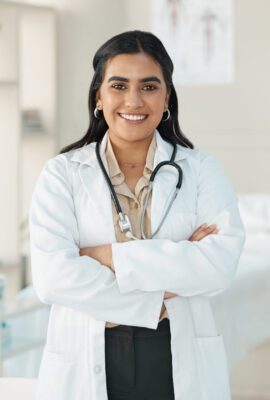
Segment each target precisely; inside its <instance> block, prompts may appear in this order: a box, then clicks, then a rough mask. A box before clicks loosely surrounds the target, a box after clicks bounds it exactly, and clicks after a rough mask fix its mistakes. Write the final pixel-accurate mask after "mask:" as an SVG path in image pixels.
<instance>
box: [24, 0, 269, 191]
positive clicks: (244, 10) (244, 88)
mask: <svg viewBox="0 0 270 400" xmlns="http://www.w3.org/2000/svg"><path fill="white" fill-rule="evenodd" d="M23 2H24V3H28V1H26V0H24V1H23ZM29 3H30V2H29ZM31 3H35V4H42V5H49V6H52V7H55V8H56V9H57V11H58V24H59V25H58V26H59V39H58V57H59V64H58V65H59V66H58V89H59V99H58V116H59V121H58V126H59V143H58V148H60V147H62V146H64V145H66V144H69V143H71V142H72V141H75V140H77V139H79V138H80V137H81V136H82V135H83V134H84V132H85V130H86V128H87V125H88V115H87V97H88V88H89V83H90V78H91V75H92V66H91V61H92V57H93V55H94V52H95V50H96V49H97V47H98V46H99V45H101V44H102V43H103V42H104V41H105V40H106V39H108V38H109V37H110V36H112V35H114V34H116V33H119V32H121V31H124V30H126V29H135V28H136V29H137V28H139V29H145V30H148V29H149V26H150V18H151V10H150V1H149V0H148V1H147V0H137V1H136V3H134V1H133V0H113V1H109V0H107V1H101V0H96V1H94V0H78V1H76V2H74V1H71V0H62V1H60V0H47V1H45V0H43V1H41V0H35V1H31ZM235 12H236V18H235V23H236V34H235V41H236V45H235V52H236V54H235V60H236V80H235V82H234V83H233V84H229V85H217V86H196V87H181V88H179V87H178V88H177V90H178V95H179V100H180V123H181V126H182V129H183V131H184V132H185V134H186V135H187V136H188V137H189V138H190V139H191V140H192V141H193V142H194V144H195V146H196V147H200V148H205V149H207V150H209V151H210V152H212V153H213V154H215V155H216V156H217V157H218V158H219V159H220V160H221V162H222V163H223V165H224V168H225V169H226V172H227V173H228V175H229V176H230V178H231V180H232V181H233V183H234V185H235V189H236V190H237V191H238V192H247V191H269V190H270V184H269V169H268V168H265V165H267V164H268V159H269V155H270V137H269V128H270V113H269V112H268V103H269V96H268V88H269V86H270V85H269V83H270V82H269V74H268V71H269V70H270V54H269V51H268V38H269V34H270V32H269V30H270V28H269V24H268V15H269V13H270V1H269V0H257V1H256V2H255V1H254V0H235ZM258 176H259V177H260V178H259V179H258Z"/></svg>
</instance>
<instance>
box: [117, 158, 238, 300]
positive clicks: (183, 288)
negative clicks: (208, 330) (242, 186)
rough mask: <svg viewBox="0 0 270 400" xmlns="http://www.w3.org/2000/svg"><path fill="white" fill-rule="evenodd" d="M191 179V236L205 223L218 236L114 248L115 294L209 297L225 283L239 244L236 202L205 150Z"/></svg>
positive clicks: (234, 266)
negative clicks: (194, 180) (136, 292)
mask: <svg viewBox="0 0 270 400" xmlns="http://www.w3.org/2000/svg"><path fill="white" fill-rule="evenodd" d="M197 177H198V178H197V179H198V184H197V220H196V226H195V228H194V231H195V229H196V228H197V227H199V226H200V225H202V224H203V223H204V222H205V223H207V224H209V225H210V224H212V223H215V224H217V227H218V229H219V232H218V233H217V234H212V235H208V236H207V237H204V238H203V239H202V240H200V241H189V240H181V241H179V242H174V241H172V240H170V239H169V238H165V239H152V240H136V241H130V242H126V243H114V244H113V245H112V254H113V262H114V267H115V272H116V279H117V281H118V284H119V288H120V291H121V293H129V292H130V291H133V290H135V289H138V290H144V291H149V292H151V291H154V290H165V291H170V292H172V293H176V294H178V295H179V296H196V295H205V296H212V295H216V294H218V293H219V292H221V291H223V290H224V289H226V288H227V287H228V286H229V285H230V284H231V282H232V280H233V278H234V276H235V273H236V269H237V265H238V262H239V259H240V255H241V252H242V249H243V246H244V242H245V231H244V226H243V223H242V220H241V217H240V214H239V209H238V198H237V196H236V194H235V193H234V190H233V187H232V185H231V183H230V181H229V180H228V178H227V177H226V175H225V174H224V172H223V170H222V167H221V165H220V163H219V161H218V160H217V159H216V158H215V157H213V156H212V155H210V154H208V153H207V152H206V151H202V150H201V151H200V163H199V169H198V172H197ZM179 229H181V227H179Z"/></svg>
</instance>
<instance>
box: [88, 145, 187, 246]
mask: <svg viewBox="0 0 270 400" xmlns="http://www.w3.org/2000/svg"><path fill="white" fill-rule="evenodd" d="M171 144H172V146H173V152H172V155H171V159H170V160H169V161H162V162H160V163H159V164H158V165H156V167H155V168H154V171H153V172H152V173H151V176H150V178H149V185H148V188H147V193H146V197H145V202H144V206H143V211H142V215H141V221H140V230H141V235H142V238H143V239H147V238H146V236H145V234H144V227H143V223H144V216H145V213H146V208H147V203H148V199H149V196H150V193H151V191H152V189H153V183H154V179H155V176H156V174H157V173H158V171H159V170H160V168H162V167H164V166H172V167H174V168H176V170H177V172H178V180H177V183H176V187H175V191H174V194H173V196H172V198H171V200H170V203H169V205H168V207H167V209H166V211H165V213H164V215H163V217H162V219H161V221H160V223H159V225H158V227H157V228H156V230H155V232H154V233H153V234H152V235H151V237H150V238H149V239H152V238H153V237H154V236H155V235H156V234H157V233H158V231H159V230H160V228H161V226H162V224H163V222H164V220H165V219H166V217H167V215H168V212H169V210H170V208H171V206H172V203H173V202H174V200H175V198H176V197H177V194H178V192H179V190H180V188H181V186H182V181H183V172H182V169H181V167H180V165H178V164H176V163H175V161H174V160H175V155H176V151H177V147H176V144H175V143H171ZM96 156H97V160H98V163H99V166H100V168H101V171H102V173H103V176H104V178H105V180H106V182H107V184H108V186H109V189H110V193H111V197H112V200H113V202H114V206H115V209H116V212H117V214H118V215H119V219H120V221H119V225H120V229H121V231H125V230H126V231H127V236H128V237H131V238H133V239H137V238H136V237H135V236H133V234H132V228H131V224H130V221H129V218H128V216H127V215H125V214H124V212H123V210H122V207H121V205H120V202H119V199H118V197H117V195H116V192H115V190H114V187H113V185H112V183H111V180H110V178H109V175H108V173H107V171H106V169H105V166H104V164H103V162H102V159H101V156H100V141H98V142H97V143H96Z"/></svg>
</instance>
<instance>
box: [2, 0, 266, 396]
mask: <svg viewBox="0 0 270 400" xmlns="http://www.w3.org/2000/svg"><path fill="white" fill-rule="evenodd" d="M269 16H270V1H269V0H257V1H256V2H255V1H254V0H253V1H252V0H216V1H213V0H178V1H177V0H174V1H173V0H171V1H169V0H155V1H154V0H152V1H151V0H137V1H136V2H134V1H131V0H111V1H110V0H106V1H105V0H98V1H97V0H77V1H76V2H75V1H71V0H48V1H46V0H43V1H41V0H36V1H35V0H32V1H21V2H13V1H0V138H1V156H0V190H1V196H0V221H1V223H0V309H1V319H0V321H1V325H0V332H1V334H0V374H1V376H5V377H26V378H35V377H36V376H37V373H38V368H39V363H40V357H41V352H42V348H43V345H44V340H45V335H46V328H47V318H48V313H49V307H48V306H46V305H44V304H41V303H40V302H39V301H38V299H37V298H36V296H35V293H34V291H33V288H32V285H31V262H30V256H29V232H28V210H29V205H30V200H31V194H32V191H33V187H34V185H35V182H36V180H37V177H38V175H39V173H40V171H41V168H42V166H43V165H44V163H45V162H46V161H47V160H48V159H49V158H51V157H53V156H54V155H56V154H57V153H58V152H59V151H60V149H61V148H62V147H63V146H65V145H67V144H70V143H72V142H74V141H75V140H78V139H79V138H81V137H82V136H83V135H84V133H85V131H86V129H87V127H88V110H87V97H88V90H89V84H90V80H91V77H92V73H93V71H92V58H93V55H94V53H95V51H96V50H97V48H98V47H99V46H100V45H101V44H103V43H104V42H105V41H106V40H107V39H109V38H110V37H111V36H113V35H116V34H118V33H120V32H123V31H125V30H131V29H141V30H146V31H152V32H153V33H156V34H157V36H158V37H159V38H160V39H161V40H162V41H163V43H164V45H165V47H166V48H167V50H168V52H169V54H170V55H171V56H172V57H173V61H174V65H175V75H174V76H175V85H176V89H177V93H178V98H179V106H180V110H179V120H180V125H181V127H182V130H183V131H184V133H185V135H186V136H187V137H188V138H189V139H190V140H191V141H192V142H193V144H194V145H195V147H196V148H202V149H205V150H207V151H209V152H210V153H211V154H213V155H215V156H216V157H217V158H218V159H219V160H220V161H221V163H222V165H223V167H224V170H225V172H226V174H227V175H228V176H229V178H230V180H231V182H232V183H233V186H234V188H235V191H236V193H237V195H238V198H239V208H240V212H241V215H242V218H243V222H244V224H245V228H246V233H247V241H246V245H245V249H244V252H243V254H242V256H241V259H240V262H239V268H238V274H237V277H236V280H235V282H234V284H233V286H232V287H231V288H230V289H229V290H227V291H226V293H222V294H221V295H218V296H216V297H214V298H213V299H212V302H213V308H214V311H215V314H216V321H217V324H218V326H219V329H220V331H221V332H222V333H223V335H224V342H225V346H226V349H227V354H228V363H229V366H230V371H231V385H232V393H233V399H234V400H244V399H249V400H263V399H270V381H269V377H268V371H269V368H270V311H269V310H270V176H269V171H270V168H269V157H270V136H269V130H270V113H269V88H270V75H269V71H270V53H269V39H270V25H269Z"/></svg>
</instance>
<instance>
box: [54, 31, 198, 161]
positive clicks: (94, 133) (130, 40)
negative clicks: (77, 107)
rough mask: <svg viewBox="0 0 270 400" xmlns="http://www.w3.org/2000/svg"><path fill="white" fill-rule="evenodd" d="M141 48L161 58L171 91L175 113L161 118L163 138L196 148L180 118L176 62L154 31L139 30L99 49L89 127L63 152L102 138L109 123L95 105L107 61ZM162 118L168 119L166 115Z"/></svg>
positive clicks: (150, 54)
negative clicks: (174, 68)
mask: <svg viewBox="0 0 270 400" xmlns="http://www.w3.org/2000/svg"><path fill="white" fill-rule="evenodd" d="M140 52H144V53H146V54H148V55H149V56H151V57H152V58H153V59H154V60H155V61H157V62H158V64H159V65H160V67H161V69H162V73H163V76H164V80H165V83H166V86H167V90H168V91H170V98H169V104H168V107H169V110H170V113H171V117H170V119H169V120H167V121H160V123H159V125H158V126H157V130H158V131H159V133H160V134H161V136H162V138H163V139H165V140H167V141H169V142H172V143H178V144H181V145H182V146H184V147H189V148H191V149H193V148H194V145H193V144H192V143H191V142H190V140H189V139H187V138H186V137H185V135H184V134H183V132H182V131H181V129H180V126H179V122H178V100H177V94H176V91H175V88H174V85H173V82H172V74H173V62H172V60H171V58H170V56H169V54H168V53H167V51H166V49H165V47H164V46H163V44H162V42H161V41H160V40H159V39H158V38H157V37H156V36H155V35H153V34H152V33H150V32H143V31H138V30H135V31H127V32H123V33H120V34H118V35H116V36H113V37H112V38H111V39H109V40H108V41H107V42H105V43H104V44H103V45H102V46H101V47H100V48H99V49H98V50H97V52H96V54H95V55H94V58H93V67H94V76H93V79H92V82H91V85H90V89H89V97H88V110H89V119H90V123H89V128H88V130H87V132H86V134H85V135H84V136H83V138H81V139H80V140H78V141H77V142H75V143H72V144H70V145H68V146H66V147H64V148H63V149H62V150H61V151H60V153H64V152H67V151H70V150H72V149H78V148H80V147H82V146H84V145H86V144H89V143H91V142H95V141H99V140H101V139H102V137H103V136H104V134H105V132H106V131H107V129H108V125H107V123H106V121H105V119H104V116H103V113H102V112H100V111H99V115H100V117H101V118H100V119H97V118H95V117H94V109H95V107H96V93H97V91H98V90H99V88H100V86H101V83H102V81H103V77H104V73H105V64H106V61H107V60H109V59H111V58H112V57H115V56H117V55H118V54H127V53H128V54H135V53H140ZM162 119H165V117H164V118H162Z"/></svg>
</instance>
